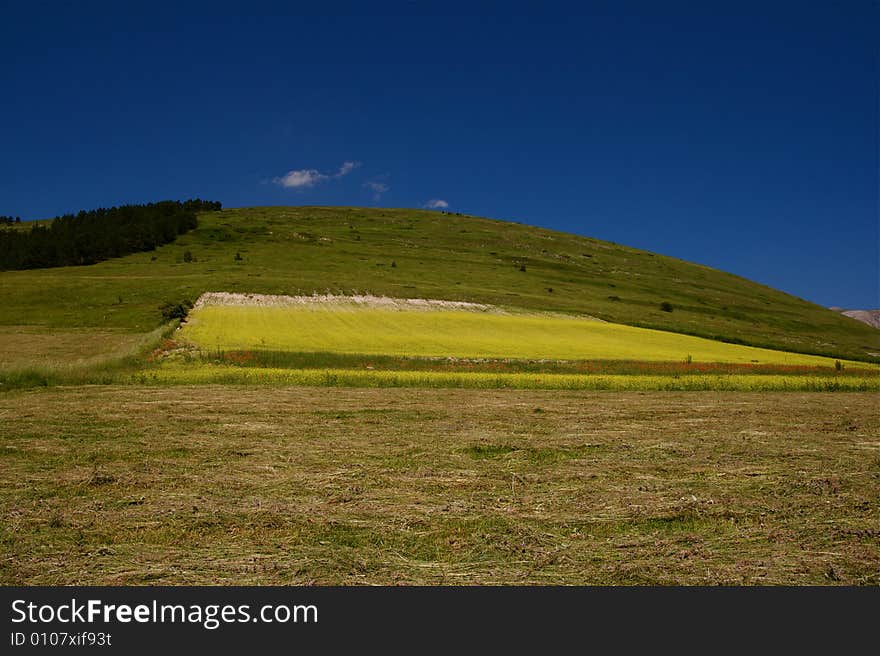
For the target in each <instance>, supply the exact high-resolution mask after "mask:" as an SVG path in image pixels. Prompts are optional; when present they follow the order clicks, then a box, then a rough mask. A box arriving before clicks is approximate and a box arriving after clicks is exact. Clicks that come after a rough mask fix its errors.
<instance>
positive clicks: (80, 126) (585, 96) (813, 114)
mask: <svg viewBox="0 0 880 656" xmlns="http://www.w3.org/2000/svg"><path fill="white" fill-rule="evenodd" d="M703 5H705V6H703ZM318 6H321V7H325V9H324V10H323V11H324V13H318V10H317V9H312V8H313V7H318ZM427 6H428V5H427V3H399V4H383V3H381V2H379V3H369V4H367V3H362V4H361V8H360V10H359V14H357V15H356V14H355V13H353V9H352V7H357V5H345V4H342V3H323V4H320V3H302V4H298V3H296V2H285V3H279V4H277V5H274V6H273V5H271V4H267V3H260V2H248V3H240V5H239V7H238V8H237V9H236V8H231V5H223V4H222V3H217V2H213V3H210V4H209V5H205V6H199V5H197V4H194V3H173V4H171V3H169V4H164V5H163V4H162V3H159V2H150V3H142V4H134V5H133V4H130V3H122V2H117V3H97V2H88V1H84V2H75V3H73V2H71V3H45V2H35V1H30V2H17V1H14V2H10V1H9V0H0V62H2V64H0V214H13V215H16V214H18V215H21V216H22V217H23V218H26V219H34V218H42V217H47V216H52V215H55V214H58V213H63V212H68V211H74V210H78V209H82V208H91V207H96V206H107V205H113V204H119V203H125V202H141V201H150V200H157V199H163V198H181V199H182V198H188V197H195V196H200V197H202V198H211V199H216V200H220V201H222V202H223V203H224V205H225V206H228V207H236V206H245V205H305V204H309V205H312V204H314V205H382V206H389V207H420V206H423V205H425V204H426V203H427V202H428V201H429V200H432V199H440V200H444V201H446V202H448V204H449V208H450V209H451V210H453V211H460V212H465V213H469V214H476V215H481V216H489V217H495V218H504V219H511V220H516V221H520V222H523V223H531V224H535V225H540V226H545V227H550V228H554V229H559V230H565V231H569V232H574V233H578V234H582V235H588V236H593V237H598V238H602V239H608V240H612V241H616V242H620V243H624V244H628V245H632V246H637V247H640V248H645V249H649V250H652V251H656V252H660V253H664V254H668V255H674V256H677V257H681V258H684V259H688V260H694V261H697V262H701V263H704V264H708V265H710V266H714V267H718V268H720V269H724V270H726V271H731V272H734V273H737V274H740V275H743V276H746V277H748V278H752V279H754V280H757V281H759V282H763V283H765V284H769V285H772V286H774V287H778V288H780V289H783V290H785V291H788V292H790V293H793V294H795V295H797V296H800V297H803V298H807V299H809V300H812V301H815V302H817V303H820V304H823V305H842V306H846V307H868V306H870V307H877V306H878V305H880V300H878V277H880V274H878V241H880V238H878V173H877V168H878V127H877V124H878V46H877V43H878V38H877V33H878V24H880V23H878V17H880V10H878V4H877V3H876V2H871V1H868V0H865V1H860V0H846V1H839V2H831V1H829V2H797V3H790V4H789V3H785V2H772V1H767V0H765V1H764V2H756V3H748V2H708V3H698V2H681V3H676V2H662V3H661V2H607V3H578V4H577V5H575V4H572V5H566V4H555V5H548V4H544V3H542V4H539V3H533V4H531V5H529V6H528V7H526V8H519V7H518V6H517V5H514V4H512V3H495V4H492V5H489V4H480V3H478V2H470V3H467V4H464V5H461V6H460V7H459V8H456V6H455V4H454V3H449V2H446V3H442V4H439V3H438V4H437V5H435V6H434V8H435V9H436V11H433V12H431V13H428V10H426V7H427ZM366 7H370V8H372V10H373V11H372V13H369V12H367V11H366V10H365V8H366ZM303 8H305V9H303ZM444 12H445V13H444ZM344 162H359V163H360V165H359V166H357V167H356V168H352V169H351V170H350V171H348V172H347V173H345V174H344V175H340V172H341V171H342V172H344V171H345V169H341V167H342V166H343V163H344ZM347 168H350V167H347ZM291 171H300V172H301V173H298V174H294V175H292V176H288V177H287V178H285V176H286V175H287V174H288V173H289V172H291ZM302 171H305V173H302ZM285 179H286V180H287V181H288V182H289V183H299V184H301V185H302V183H306V184H311V186H299V187H285V186H283V185H282V184H280V183H281V182H282V181H283V180H285ZM367 183H375V184H374V187H375V185H381V186H379V187H376V188H377V189H382V188H383V186H384V188H387V190H386V191H384V193H382V194H381V195H380V196H379V197H378V199H377V197H376V192H375V191H374V189H371V188H369V187H366V186H365V185H366V184H367Z"/></svg>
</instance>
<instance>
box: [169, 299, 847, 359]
mask: <svg viewBox="0 0 880 656" xmlns="http://www.w3.org/2000/svg"><path fill="white" fill-rule="evenodd" d="M179 338H181V339H183V340H187V341H190V342H193V343H195V344H196V345H198V346H199V347H200V348H202V349H203V350H206V351H228V350H237V349H239V350H241V349H253V350H277V351H296V352H316V353H317V352H332V353H347V354H351V353H360V354H367V355H399V356H440V357H457V358H516V359H544V358H546V359H562V360H642V361H654V362H656V361H671V362H682V361H685V360H687V359H689V358H690V359H691V360H692V361H693V362H724V363H759V364H787V365H820V366H833V365H834V360H833V359H830V358H825V357H821V356H813V355H802V354H798V353H788V352H784V351H774V350H770V349H763V348H754V347H749V346H741V345H736V344H726V343H723V342H717V341H713V340H709V339H703V338H699V337H691V336H689V335H681V334H677V333H669V332H663V331H659V330H649V329H645V328H635V327H632V326H624V325H620V324H613V323H605V322H601V321H593V320H589V319H581V318H577V317H568V316H563V315H549V314H548V315H541V314H516V313H513V314H505V313H497V312H477V311H465V310H429V311H400V310H396V311H395V310H386V309H380V308H357V307H352V306H333V305H328V306H326V307H321V306H317V305H315V306H302V307H273V306H235V305H231V306H220V305H217V306H212V305H208V306H204V307H199V308H196V309H195V310H193V311H192V313H191V315H190V321H189V322H188V323H187V325H186V326H184V327H183V328H182V329H181V331H180V332H179ZM862 366H864V365H862Z"/></svg>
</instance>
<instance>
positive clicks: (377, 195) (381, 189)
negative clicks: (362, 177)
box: [364, 180, 391, 202]
mask: <svg viewBox="0 0 880 656" xmlns="http://www.w3.org/2000/svg"><path fill="white" fill-rule="evenodd" d="M364 187H365V188H367V189H372V190H373V200H375V201H377V202H378V201H379V199H381V198H382V194H384V193H385V192H386V191H388V190H389V189H390V188H391V187H389V186H388V185H387V184H385V183H384V182H376V181H375V180H371V181H370V182H365V183H364Z"/></svg>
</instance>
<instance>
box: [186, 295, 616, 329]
mask: <svg viewBox="0 0 880 656" xmlns="http://www.w3.org/2000/svg"><path fill="white" fill-rule="evenodd" d="M230 305H238V306H249V307H300V308H306V309H315V310H320V309H328V308H338V309H364V308H375V309H381V310H392V311H410V312H411V311H434V310H461V311H466V312H485V313H491V314H528V315H535V316H560V317H565V318H568V319H574V318H577V319H585V320H587V321H600V322H602V323H605V322H604V321H602V319H597V318H595V317H591V316H589V315H585V314H579V315H569V314H563V313H558V312H541V311H536V310H520V309H516V308H502V307H499V306H497V305H490V304H488V303H471V302H468V301H443V300H440V299H435V298H392V297H390V296H373V295H372V294H353V295H341V294H338V295H337V294H312V295H311V296H285V295H280V294H241V293H236V292H205V293H204V294H202V295H201V296H199V298H198V300H197V301H196V302H195V305H194V306H193V309H194V310H196V309H198V308H202V307H207V306H230Z"/></svg>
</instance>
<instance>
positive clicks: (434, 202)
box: [425, 198, 449, 210]
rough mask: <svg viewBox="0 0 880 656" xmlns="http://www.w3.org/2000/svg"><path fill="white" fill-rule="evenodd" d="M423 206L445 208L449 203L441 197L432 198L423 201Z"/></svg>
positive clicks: (431, 208) (437, 208)
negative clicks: (425, 201)
mask: <svg viewBox="0 0 880 656" xmlns="http://www.w3.org/2000/svg"><path fill="white" fill-rule="evenodd" d="M425 207H427V208H428V209H429V210H445V209H446V208H447V207H449V203H447V202H446V201H445V200H443V199H442V198H432V199H431V200H429V201H428V202H427V203H425Z"/></svg>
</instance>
